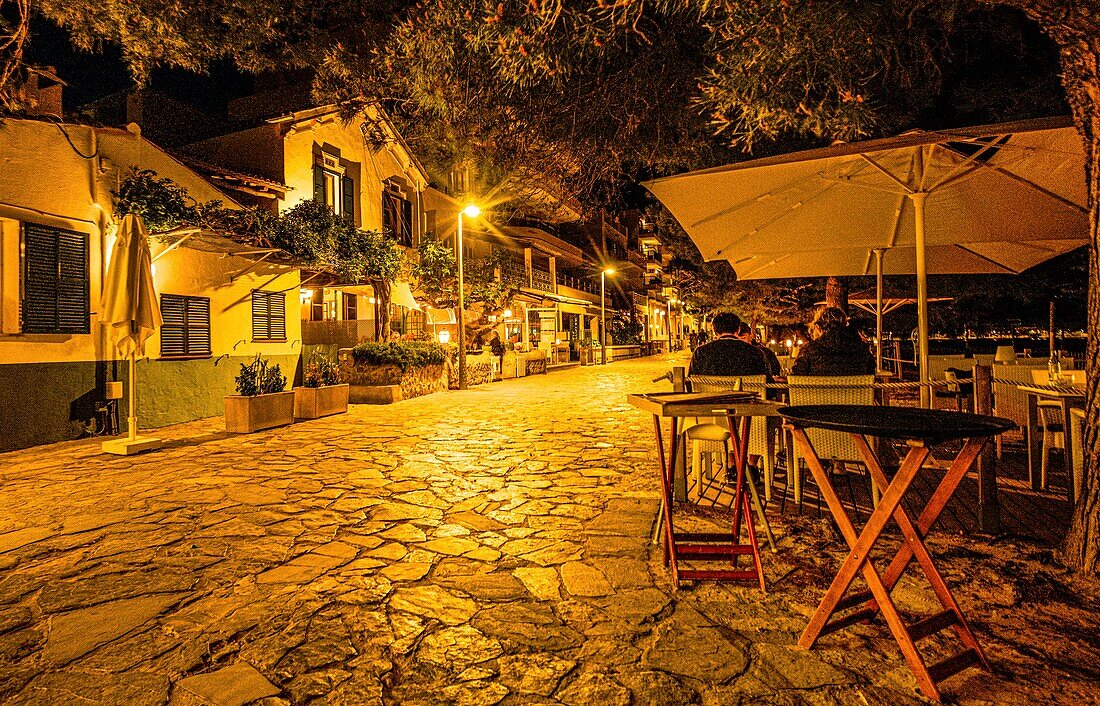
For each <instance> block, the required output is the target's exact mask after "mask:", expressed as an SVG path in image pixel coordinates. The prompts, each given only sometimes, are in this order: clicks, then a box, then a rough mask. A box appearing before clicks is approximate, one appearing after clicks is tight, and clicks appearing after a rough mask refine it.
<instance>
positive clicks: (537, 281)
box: [531, 268, 557, 293]
mask: <svg viewBox="0 0 1100 706" xmlns="http://www.w3.org/2000/svg"><path fill="white" fill-rule="evenodd" d="M531 288H532V289H536V290H538V291H540V292H551V293H553V292H556V291H557V288H556V287H555V286H554V277H553V276H552V275H551V274H550V271H549V270H540V269H538V268H534V269H532V270H531Z"/></svg>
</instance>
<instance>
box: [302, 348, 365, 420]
mask: <svg viewBox="0 0 1100 706" xmlns="http://www.w3.org/2000/svg"><path fill="white" fill-rule="evenodd" d="M350 390H351V385H349V384H347V383H345V384H340V369H339V367H338V366H337V365H336V363H334V362H333V361H331V360H329V359H328V358H326V357H324V356H319V355H315V356H313V357H312V358H311V359H310V362H309V364H307V365H306V368H305V371H304V372H303V373H302V387H296V388H294V417H295V418H296V419H317V418H318V417H327V416H328V415H330V414H343V413H344V412H347V411H348V393H349V391H350Z"/></svg>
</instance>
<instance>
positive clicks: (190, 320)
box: [160, 294, 210, 358]
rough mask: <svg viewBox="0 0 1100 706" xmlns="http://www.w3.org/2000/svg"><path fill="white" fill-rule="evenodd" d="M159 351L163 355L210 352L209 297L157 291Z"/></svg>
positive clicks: (179, 355) (200, 354) (202, 354)
mask: <svg viewBox="0 0 1100 706" xmlns="http://www.w3.org/2000/svg"><path fill="white" fill-rule="evenodd" d="M160 317H161V319H162V320H163V323H162V325H161V328H160V354H161V357H164V358H179V357H187V356H208V355H210V300H209V299H208V298H206V297H187V296H181V295H178V294H162V295H160Z"/></svg>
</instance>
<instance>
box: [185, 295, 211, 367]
mask: <svg viewBox="0 0 1100 706" xmlns="http://www.w3.org/2000/svg"><path fill="white" fill-rule="evenodd" d="M187 355H210V300H209V299H207V298H206V297H187Z"/></svg>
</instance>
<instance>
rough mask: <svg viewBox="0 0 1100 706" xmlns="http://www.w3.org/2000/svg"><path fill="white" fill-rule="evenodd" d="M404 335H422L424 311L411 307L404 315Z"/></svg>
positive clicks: (419, 337)
mask: <svg viewBox="0 0 1100 706" xmlns="http://www.w3.org/2000/svg"><path fill="white" fill-rule="evenodd" d="M405 335H406V336H410V337H412V338H415V339H421V338H423V337H424V312H421V311H417V310H416V309H413V310H411V311H409V313H408V315H407V316H406V317H405Z"/></svg>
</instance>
